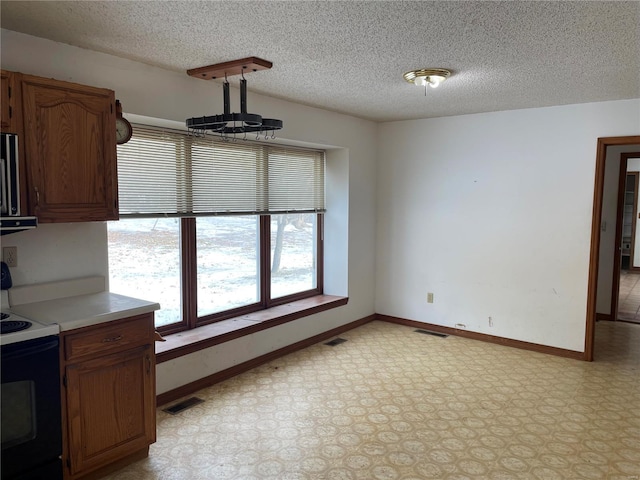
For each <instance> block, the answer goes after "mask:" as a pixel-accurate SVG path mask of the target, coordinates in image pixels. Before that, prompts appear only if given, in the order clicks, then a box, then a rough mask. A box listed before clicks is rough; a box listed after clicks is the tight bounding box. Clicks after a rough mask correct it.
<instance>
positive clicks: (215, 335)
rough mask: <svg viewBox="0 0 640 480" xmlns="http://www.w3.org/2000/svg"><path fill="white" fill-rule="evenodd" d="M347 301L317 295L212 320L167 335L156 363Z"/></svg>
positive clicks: (159, 350) (331, 307) (159, 345)
mask: <svg viewBox="0 0 640 480" xmlns="http://www.w3.org/2000/svg"><path fill="white" fill-rule="evenodd" d="M348 301H349V298H348V297H337V296H332V295H318V296H316V297H311V298H307V299H304V300H299V301H297V302H292V303H289V304H287V305H280V306H278V307H273V308H270V309H266V310H259V311H257V312H253V313H251V314H248V315H243V316H240V317H235V318H230V319H228V320H223V321H221V322H214V323H210V324H208V325H203V326H201V327H198V328H195V329H192V330H186V331H183V332H179V333H178V334H176V335H167V336H165V337H164V338H165V340H166V341H165V342H162V343H161V344H158V345H156V363H162V362H166V361H169V360H172V359H174V358H177V357H181V356H183V355H188V354H189V353H194V352H197V351H199V350H203V349H205V348H209V347H213V346H214V345H218V344H220V343H224V342H228V341H230V340H234V339H236V338H239V337H243V336H245V335H249V334H252V333H256V332H260V331H262V330H266V329H267V328H271V327H275V326H277V325H282V324H283V323H288V322H292V321H294V320H298V319H299V318H303V317H307V316H310V315H314V314H316V313H320V312H324V311H326V310H330V309H333V308H337V307H340V306H343V305H346V304H347V303H348Z"/></svg>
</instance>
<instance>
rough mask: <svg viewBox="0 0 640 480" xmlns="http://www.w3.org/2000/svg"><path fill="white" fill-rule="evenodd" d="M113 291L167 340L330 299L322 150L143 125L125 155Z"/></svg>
mask: <svg viewBox="0 0 640 480" xmlns="http://www.w3.org/2000/svg"><path fill="white" fill-rule="evenodd" d="M118 187H119V199H120V217H121V219H120V220H119V221H115V222H109V223H108V232H109V272H110V289H111V290H112V291H114V292H118V293H122V294H126V295H132V296H137V297H140V298H145V299H148V300H153V301H158V302H159V303H160V305H161V310H159V311H158V312H156V327H157V328H158V330H159V331H161V332H163V333H172V332H175V331H179V330H184V329H189V328H195V327H197V326H199V325H203V324H207V323H211V322H215V321H219V320H223V319H226V318H230V317H234V316H238V315H242V314H246V313H250V312H254V311H258V310H261V309H265V308H269V307H272V306H275V305H280V304H283V303H287V302H290V301H292V300H296V299H300V298H305V297H309V296H313V295H318V294H321V293H322V291H323V281H322V273H323V269H322V257H323V254H322V252H323V248H322V227H323V212H324V152H321V151H316V150H306V149H300V148H289V147H284V146H279V145H264V144H260V143H250V142H241V143H233V142H225V141H222V140H219V139H213V138H211V137H206V138H202V137H194V136H190V135H188V134H186V132H177V131H170V130H169V131H168V130H161V129H155V128H150V127H144V126H139V125H134V133H133V137H132V139H131V141H130V142H129V143H127V144H125V145H120V146H119V147H118Z"/></svg>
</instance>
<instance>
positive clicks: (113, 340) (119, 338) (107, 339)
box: [102, 335, 122, 343]
mask: <svg viewBox="0 0 640 480" xmlns="http://www.w3.org/2000/svg"><path fill="white" fill-rule="evenodd" d="M120 340H122V335H118V336H117V337H108V338H103V339H102V343H111V342H118V341H120Z"/></svg>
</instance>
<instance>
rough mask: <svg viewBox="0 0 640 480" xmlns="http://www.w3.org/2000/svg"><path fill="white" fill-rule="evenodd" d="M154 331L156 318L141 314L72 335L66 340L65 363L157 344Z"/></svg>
mask: <svg viewBox="0 0 640 480" xmlns="http://www.w3.org/2000/svg"><path fill="white" fill-rule="evenodd" d="M153 328H154V327H153V316H152V315H140V316H137V317H130V318H127V319H124V320H117V321H114V322H109V323H107V324H104V325H100V326H96V327H90V328H88V329H85V330H83V331H82V332H78V333H72V334H70V335H67V336H66V337H65V338H64V352H65V360H66V361H72V360H76V359H78V358H81V357H86V356H88V355H95V354H97V355H103V354H106V353H112V352H116V351H119V350H124V349H127V348H131V347H134V346H137V345H145V344H149V343H153V332H154V330H153Z"/></svg>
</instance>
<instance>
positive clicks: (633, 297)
mask: <svg viewBox="0 0 640 480" xmlns="http://www.w3.org/2000/svg"><path fill="white" fill-rule="evenodd" d="M618 320H624V321H625V322H634V323H640V274H637V273H629V272H626V271H625V270H622V271H621V272H620V289H619V290H618Z"/></svg>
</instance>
